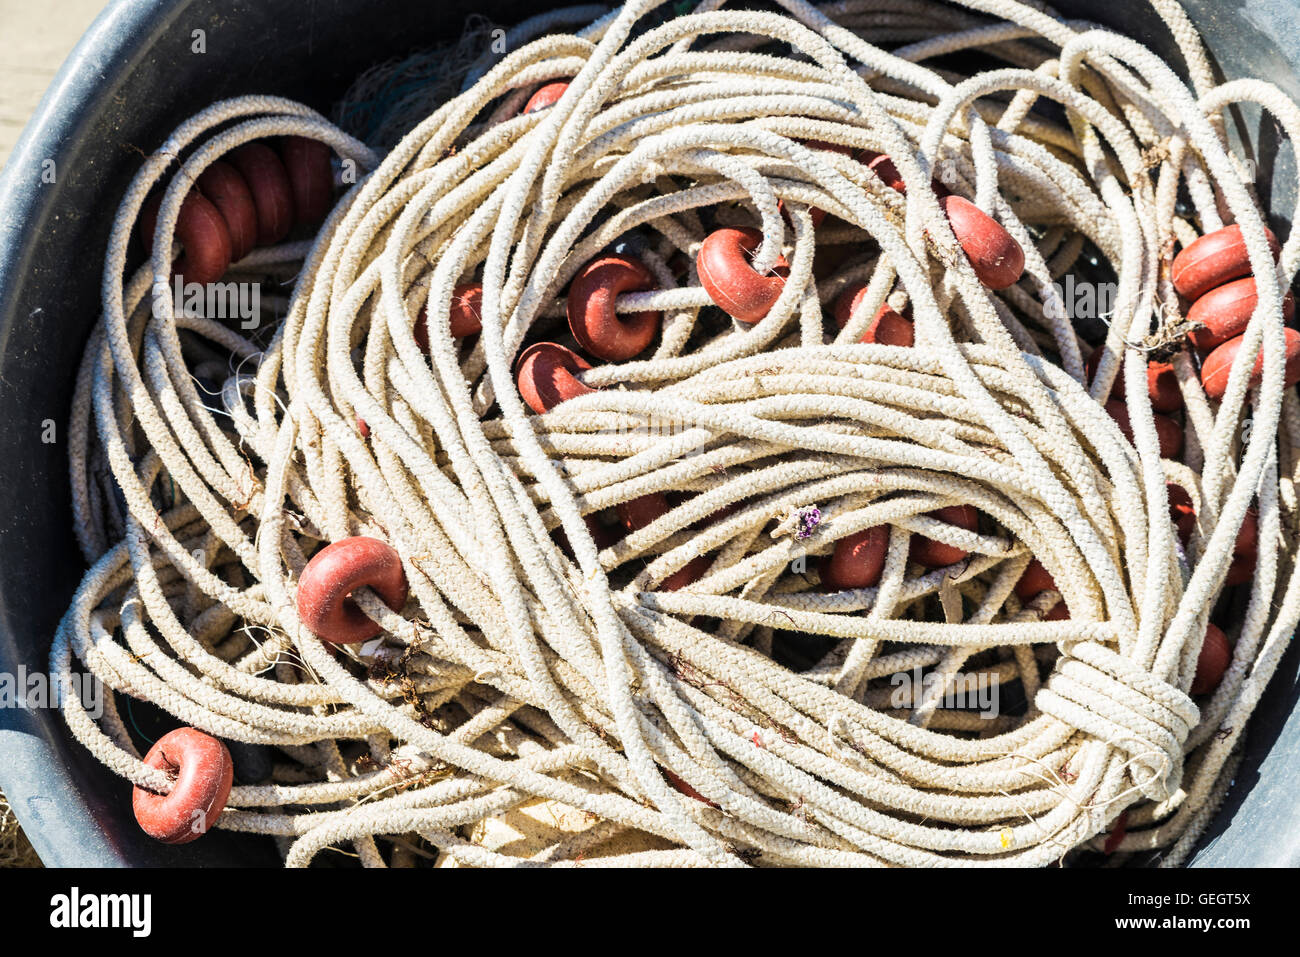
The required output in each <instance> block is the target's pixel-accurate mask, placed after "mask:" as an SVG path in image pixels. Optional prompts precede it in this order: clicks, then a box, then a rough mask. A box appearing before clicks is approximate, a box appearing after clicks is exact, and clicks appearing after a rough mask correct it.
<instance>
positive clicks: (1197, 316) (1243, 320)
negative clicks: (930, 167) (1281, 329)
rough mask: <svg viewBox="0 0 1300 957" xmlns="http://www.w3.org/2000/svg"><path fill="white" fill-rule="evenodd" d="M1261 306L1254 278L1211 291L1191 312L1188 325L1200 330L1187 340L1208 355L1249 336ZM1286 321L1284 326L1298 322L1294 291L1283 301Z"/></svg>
mask: <svg viewBox="0 0 1300 957" xmlns="http://www.w3.org/2000/svg"><path fill="white" fill-rule="evenodd" d="M1258 303H1259V295H1258V294H1257V293H1256V291H1255V277H1254V276H1247V277H1246V278H1245V279H1234V280H1233V281H1232V282H1229V283H1224V284H1223V285H1222V286H1219V287H1217V288H1215V289H1211V290H1210V291H1209V292H1207V293H1206V294H1205V295H1203V296H1201V298H1199V299H1197V300H1196V301H1195V302H1194V303H1192V306H1191V308H1190V309H1188V310H1187V321H1188V322H1189V323H1191V324H1192V325H1193V326H1195V327H1196V328H1194V329H1193V330H1192V331H1191V332H1189V333H1188V334H1187V338H1188V339H1190V340H1192V345H1194V346H1195V347H1196V348H1197V349H1198V350H1199V351H1200V352H1201V354H1202V355H1205V354H1206V353H1208V352H1209V351H1210V350H1211V349H1213V348H1214V347H1215V346H1219V345H1222V344H1223V343H1225V342H1227V341H1228V340H1229V339H1235V338H1236V337H1237V336H1239V335H1241V334H1242V333H1243V332H1245V331H1246V326H1247V325H1249V324H1250V317H1251V316H1253V315H1254V314H1255V306H1256V305H1257V304H1258ZM1282 318H1283V321H1284V322H1290V321H1291V320H1292V319H1293V318H1295V296H1293V295H1292V294H1291V290H1290V289H1288V290H1287V291H1286V295H1284V296H1283V297H1282Z"/></svg>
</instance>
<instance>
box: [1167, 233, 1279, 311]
mask: <svg viewBox="0 0 1300 957" xmlns="http://www.w3.org/2000/svg"><path fill="white" fill-rule="evenodd" d="M1264 233H1265V236H1266V237H1267V238H1268V245H1269V247H1270V248H1271V249H1272V250H1273V258H1274V259H1277V257H1278V255H1279V254H1280V253H1281V251H1282V247H1281V246H1279V245H1278V243H1277V237H1276V236H1274V235H1273V233H1272V231H1271V230H1269V229H1265V230H1264ZM1250 272H1251V269H1250V257H1249V256H1247V254H1246V241H1245V240H1244V239H1243V238H1242V236H1241V227H1240V226H1225V227H1223V228H1222V229H1216V230H1215V231H1214V232H1212V233H1206V234H1205V235H1204V236H1201V237H1200V238H1198V239H1197V240H1195V241H1194V242H1193V243H1192V244H1191V245H1190V246H1188V247H1187V248H1186V249H1184V250H1183V251H1182V252H1180V253H1179V254H1178V255H1177V256H1175V257H1174V261H1173V263H1171V264H1170V269H1169V278H1170V279H1172V280H1173V283H1174V288H1175V289H1177V290H1178V292H1179V293H1181V294H1182V295H1184V296H1186V297H1187V298H1188V299H1198V298H1200V297H1201V296H1203V295H1204V294H1205V293H1207V292H1209V291H1210V290H1211V289H1213V288H1214V287H1215V286H1222V285H1223V284H1224V283H1226V282H1231V281H1232V280H1234V279H1240V278H1241V277H1242V276H1249V275H1250Z"/></svg>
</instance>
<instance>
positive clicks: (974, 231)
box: [939, 195, 1025, 289]
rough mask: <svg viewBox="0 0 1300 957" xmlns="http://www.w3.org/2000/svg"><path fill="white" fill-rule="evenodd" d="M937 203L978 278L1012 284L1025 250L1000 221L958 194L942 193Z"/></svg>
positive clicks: (1021, 266)
mask: <svg viewBox="0 0 1300 957" xmlns="http://www.w3.org/2000/svg"><path fill="white" fill-rule="evenodd" d="M939 205H940V206H942V207H943V211H944V214H945V215H946V216H947V217H948V222H949V223H950V224H951V225H952V232H953V235H954V236H956V237H957V242H959V243H960V244H961V248H962V251H963V252H964V253H965V254H966V258H967V259H969V260H970V264H971V268H972V269H974V270H975V275H976V276H977V277H978V278H979V281H980V282H982V283H983V284H984V285H986V286H988V287H989V288H990V289H1005V288H1007V287H1008V286H1011V285H1013V284H1015V282H1016V281H1017V280H1018V279H1019V278H1020V274H1021V273H1022V272H1024V269H1025V251H1024V250H1023V249H1021V248H1020V243H1018V242H1016V240H1015V239H1014V238H1013V237H1012V235H1011V234H1010V233H1009V232H1007V231H1006V229H1004V228H1003V227H1002V224H1001V223H999V222H998V221H997V220H995V219H994V218H993V217H991V216H989V215H988V214H987V213H985V212H984V211H983V210H981V209H980V208H979V207H978V206H976V205H975V204H974V203H972V202H971V201H970V200H968V199H966V198H964V197H962V196H955V195H954V196H942V197H940V198H939Z"/></svg>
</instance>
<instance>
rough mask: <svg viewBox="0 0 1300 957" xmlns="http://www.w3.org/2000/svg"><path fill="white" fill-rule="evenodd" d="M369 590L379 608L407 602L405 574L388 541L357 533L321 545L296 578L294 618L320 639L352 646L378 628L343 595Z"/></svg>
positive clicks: (376, 632)
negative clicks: (378, 601)
mask: <svg viewBox="0 0 1300 957" xmlns="http://www.w3.org/2000/svg"><path fill="white" fill-rule="evenodd" d="M363 586H369V587H371V588H373V589H374V590H375V591H376V592H378V593H379V597H380V598H382V599H383V601H384V604H386V605H387V606H388V607H389V608H391V609H393V610H394V611H400V610H401V608H402V606H403V605H404V604H406V592H407V585H406V572H405V571H404V570H403V569H402V559H401V556H399V555H398V554H397V551H396V549H394V548H393V547H392V546H391V545H389V544H388V543H387V542H381V541H379V540H378V539H376V538H367V537H365V536H362V535H356V536H353V537H352V538H344V539H341V540H340V541H337V542H333V543H332V544H329V545H326V546H325V547H324V548H322V549H321V550H320V551H319V552H317V553H316V554H315V555H313V556H312V558H311V561H309V562H308V563H307V567H306V568H304V569H303V570H302V576H301V577H300V578H299V579H298V617H300V618H301V619H302V621H303V624H304V625H306V626H307V627H308V628H309V629H310V630H311V631H312V632H313V633H315V635H316V636H317V637H318V638H320V639H321V640H322V641H329V642H333V643H334V644H339V645H350V644H355V643H356V642H358V641H365V640H367V639H369V638H373V637H375V635H377V634H379V633H380V631H381V630H382V629H381V628H380V627H379V624H378V623H377V622H375V621H373V620H371V619H370V618H369V617H368V616H367V615H366V613H365V612H363V611H362V610H361V609H360V608H358V607H357V605H356V603H355V602H353V601H352V600H351V599H350V598H349V597H348V596H349V595H351V594H352V593H353V592H354V591H356V590H357V589H358V588H361V587H363Z"/></svg>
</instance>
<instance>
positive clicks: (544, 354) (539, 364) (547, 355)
mask: <svg viewBox="0 0 1300 957" xmlns="http://www.w3.org/2000/svg"><path fill="white" fill-rule="evenodd" d="M590 368H591V363H589V362H588V361H587V360H586V359H584V358H582V356H580V355H578V354H577V353H576V352H574V351H573V350H572V349H566V348H565V347H564V346H562V345H560V344H559V343H556V342H537V343H534V344H533V345H531V346H529V347H528V348H527V349H525V350H524V351H523V354H522V355H520V356H519V361H518V362H517V363H516V364H515V381H516V382H517V383H518V384H519V394H520V395H521V396H522V397H523V400H524V403H525V404H526V405H527V406H528V408H530V409H532V410H533V411H534V412H536V413H537V414H538V415H541V414H542V413H544V412H550V411H551V409H553V408H555V407H556V406H557V405H559V404H560V403H561V402H564V401H565V400H566V399H573V398H576V397H577V396H580V395H586V394H587V393H588V392H595V391H596V390H595V389H592V388H589V387H588V386H585V385H583V384H582V383H581V382H579V381H578V380H577V378H576V375H577V373H579V372H586V371H587V370H588V369H590Z"/></svg>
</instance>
